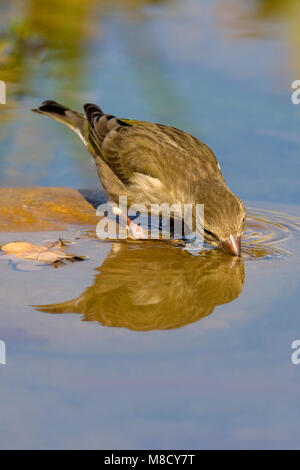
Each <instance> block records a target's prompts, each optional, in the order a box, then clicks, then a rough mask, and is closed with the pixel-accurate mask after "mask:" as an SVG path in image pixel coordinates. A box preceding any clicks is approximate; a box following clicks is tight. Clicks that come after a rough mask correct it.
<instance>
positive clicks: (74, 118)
mask: <svg viewBox="0 0 300 470" xmlns="http://www.w3.org/2000/svg"><path fill="white" fill-rule="evenodd" d="M32 111H33V112H35V113H38V114H43V115H44V116H48V117H50V118H52V119H55V120H56V121H59V122H62V123H63V124H66V125H67V126H68V127H70V128H71V129H72V130H73V131H74V132H76V133H77V134H79V136H80V137H81V138H82V139H83V140H84V141H85V138H86V136H85V134H86V129H87V119H86V117H85V116H84V115H83V114H80V113H77V111H72V110H71V109H69V108H66V107H65V106H63V105H62V104H59V103H57V102H56V101H44V102H43V103H42V104H41V106H40V107H39V108H36V109H33V110H32Z"/></svg>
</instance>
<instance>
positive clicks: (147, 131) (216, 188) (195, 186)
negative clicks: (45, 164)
mask: <svg viewBox="0 0 300 470" xmlns="http://www.w3.org/2000/svg"><path fill="white" fill-rule="evenodd" d="M83 109H84V113H79V112H77V111H73V110H71V109H69V108H68V107H66V106H63V105H61V104H59V103H58V102H56V101H53V100H47V101H44V102H43V103H42V104H41V106H39V107H38V108H36V109H33V110H32V111H34V112H36V113H38V114H42V115H44V116H47V117H50V118H52V119H54V120H56V121H59V122H61V123H63V124H65V125H67V126H68V127H70V128H71V129H72V130H73V131H74V132H76V134H78V136H79V137H80V139H81V140H82V142H83V143H84V145H85V147H86V148H87V150H88V151H89V153H90V154H91V155H92V157H93V159H94V161H95V164H96V168H97V173H98V176H99V179H100V181H101V183H102V186H103V188H104V190H105V192H106V194H107V197H108V200H109V201H110V202H112V203H113V204H117V203H118V201H119V196H121V195H122V196H126V197H127V201H128V204H129V205H130V206H131V205H133V204H143V205H145V207H146V208H147V209H148V208H149V207H150V206H151V205H153V204H159V205H161V204H165V203H167V204H169V206H173V205H176V204H181V205H183V204H191V205H192V206H193V207H194V206H196V205H197V204H203V205H204V221H203V232H204V241H205V242H206V243H207V244H209V245H211V246H213V247H215V248H219V249H221V250H223V251H226V252H227V253H230V254H231V255H234V256H241V237H242V234H243V231H244V225H245V206H244V203H243V202H242V201H241V199H240V198H239V197H238V196H237V195H236V194H234V193H233V192H232V191H231V190H230V189H229V188H228V186H227V184H226V182H225V179H224V177H223V175H222V172H221V169H220V165H219V162H218V160H217V158H216V156H215V154H214V152H213V151H212V150H211V149H210V148H209V147H208V146H207V145H206V144H204V143H203V142H201V141H200V140H198V139H197V138H196V137H194V136H192V135H190V134H188V133H187V132H185V131H183V130H180V129H177V128H174V127H171V126H168V125H165V124H157V123H152V122H148V121H139V120H134V119H123V118H118V117H116V116H114V115H112V114H106V113H104V112H103V111H102V109H101V108H100V107H99V106H97V105H96V104H92V103H87V104H84V106H83ZM125 217H126V218H127V221H128V225H129V228H131V230H132V233H133V234H134V237H135V238H145V237H144V232H143V229H142V227H140V226H139V225H137V224H135V223H134V221H131V220H130V219H129V218H128V217H127V214H126V215H125ZM195 218H196V216H195V212H194V211H193V219H192V223H193V228H194V227H195V223H196V221H195Z"/></svg>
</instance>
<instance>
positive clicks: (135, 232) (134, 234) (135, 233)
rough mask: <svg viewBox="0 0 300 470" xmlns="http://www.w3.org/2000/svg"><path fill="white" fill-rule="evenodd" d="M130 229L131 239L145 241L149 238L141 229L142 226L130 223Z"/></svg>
mask: <svg viewBox="0 0 300 470" xmlns="http://www.w3.org/2000/svg"><path fill="white" fill-rule="evenodd" d="M128 229H129V234H130V236H131V238H135V239H138V240H139V239H141V240H144V239H146V238H148V237H147V234H146V233H145V231H144V229H143V227H141V226H140V225H137V224H135V223H134V222H132V221H131V222H129V224H128Z"/></svg>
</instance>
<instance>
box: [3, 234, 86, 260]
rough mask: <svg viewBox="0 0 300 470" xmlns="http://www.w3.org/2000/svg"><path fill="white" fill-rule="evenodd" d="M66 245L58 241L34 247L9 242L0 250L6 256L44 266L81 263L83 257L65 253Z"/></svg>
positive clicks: (26, 243) (29, 244)
mask: <svg viewBox="0 0 300 470" xmlns="http://www.w3.org/2000/svg"><path fill="white" fill-rule="evenodd" d="M65 247H66V244H65V243H64V242H63V240H61V239H59V240H58V242H55V243H50V244H48V245H36V244H33V243H29V242H11V243H7V244H6V245H3V246H2V247H1V250H2V251H3V252H4V253H5V254H7V255H15V256H16V257H18V258H22V259H27V260H32V261H39V262H41V263H46V264H54V263H62V262H63V261H65V260H68V261H82V260H84V259H86V258H85V257H84V256H77V255H74V254H71V253H66V251H65Z"/></svg>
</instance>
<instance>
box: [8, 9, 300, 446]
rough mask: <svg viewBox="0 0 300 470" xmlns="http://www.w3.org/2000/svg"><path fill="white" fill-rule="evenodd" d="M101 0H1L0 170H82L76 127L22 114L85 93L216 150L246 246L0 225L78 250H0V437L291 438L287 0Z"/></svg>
mask: <svg viewBox="0 0 300 470" xmlns="http://www.w3.org/2000/svg"><path fill="white" fill-rule="evenodd" d="M71 3H72V15H70V14H69V13H70V11H71V10H70V4H71ZM113 3H114V6H113V7H112V6H111V2H108V1H104V0H103V1H101V0H90V1H86V2H84V3H83V2H81V0H64V1H61V0H59V1H58V0H57V1H55V2H52V4H53V6H52V8H51V10H49V6H48V7H47V2H40V1H39V2H38V1H35V0H31V1H29V0H28V1H21V0H20V1H17V0H14V1H3V2H1V5H0V15H1V26H2V27H3V36H1V38H0V79H2V80H5V81H7V82H8V84H9V87H8V104H7V105H6V106H5V107H4V106H2V105H0V126H1V127H0V170H1V171H0V185H1V186H32V185H49V186H50V185H51V186H59V185H61V186H71V187H75V188H78V187H97V185H98V181H97V177H96V175H95V170H94V169H93V167H92V166H91V165H89V159H88V156H87V155H86V154H85V151H84V149H83V148H82V146H81V143H80V142H79V141H77V140H76V136H73V135H72V134H71V132H70V131H69V130H68V129H64V128H63V127H60V126H59V125H58V124H56V123H53V122H50V121H47V120H46V119H42V118H41V117H39V116H36V115H34V114H33V113H30V109H31V108H32V107H35V106H36V105H37V104H39V102H40V101H42V100H44V99H46V98H54V99H57V100H59V101H63V102H65V103H66V104H69V105H72V106H74V107H76V108H78V109H80V107H81V105H82V103H83V102H85V101H95V102H97V103H99V104H101V105H102V106H103V108H104V109H105V110H107V111H109V112H112V113H115V114H118V115H121V116H126V117H135V118H140V119H149V120H154V121H158V122H165V123H168V124H171V125H174V126H176V127H181V128H184V129H185V130H188V131H189V132H191V133H193V134H194V135H196V136H198V137H199V138H201V139H202V140H204V141H205V142H206V143H207V144H209V145H210V146H211V147H212V148H213V149H214V151H215V153H216V154H217V156H218V158H219V160H220V163H221V168H222V171H223V173H224V176H225V177H226V180H227V182H228V184H229V185H230V187H231V188H232V189H233V190H234V191H235V192H237V193H238V194H239V195H240V196H241V197H242V198H243V199H244V200H246V201H247V200H248V201H251V202H248V203H247V209H248V211H247V212H248V218H247V228H246V232H245V236H244V240H243V257H242V259H241V260H238V259H235V258H233V257H230V256H227V255H225V254H221V253H219V252H217V251H216V250H210V249H209V248H208V247H207V248H206V249H205V252H202V253H201V254H199V253H198V254H197V255H195V254H194V255H192V254H191V253H189V252H187V250H185V249H184V248H183V247H182V246H176V245H175V244H172V243H166V242H150V241H149V242H143V243H137V242H122V243H110V242H101V241H99V240H98V239H97V238H96V237H95V236H94V235H93V234H92V233H86V232H85V231H84V230H83V229H82V228H81V227H78V228H77V229H76V230H75V231H74V228H73V229H72V230H66V231H60V232H57V233H56V232H49V233H45V232H41V233H32V234H30V233H26V234H22V233H6V234H5V233H0V245H2V243H5V242H7V241H11V240H24V239H27V240H28V239H30V241H31V242H37V243H41V242H43V241H45V240H53V241H55V240H57V239H58V238H59V237H62V238H63V239H65V240H68V241H70V242H73V244H72V245H70V250H72V251H74V252H76V253H77V254H79V255H85V256H88V257H89V259H88V260H86V261H83V262H81V263H73V264H65V265H63V266H60V267H59V268H58V269H54V268H53V267H52V266H44V265H42V264H39V263H36V262H29V261H25V260H20V259H17V258H14V257H8V256H4V255H1V256H0V275H1V283H0V299H1V321H0V323H1V324H0V339H3V340H4V341H5V342H6V345H7V365H6V366H2V365H0V398H1V402H0V403H1V405H0V414H1V427H0V447H2V448H18V447H22V448H95V447H96V448H181V449H184V448H186V449H190V448H220V447H221V448H278V447H280V448H291V447H293V448H295V447H296V448H299V437H298V434H299V433H298V422H299V419H300V412H299V405H298V401H299V391H300V380H299V374H300V367H299V366H296V365H293V364H292V362H291V355H292V352H293V350H292V349H291V343H292V342H293V341H294V340H295V339H299V338H300V323H299V270H300V268H299V260H300V245H299V241H300V237H299V233H300V232H299V227H300V192H299V189H300V187H299V169H300V167H299V155H298V154H299V143H300V140H299V137H298V128H299V116H300V115H299V108H298V107H297V106H293V105H292V104H291V100H290V94H291V88H290V85H291V82H292V80H295V79H297V78H298V76H297V73H298V72H299V70H298V67H299V60H298V51H299V47H297V45H298V44H299V42H300V36H299V33H298V31H299V27H298V26H299V25H298V24H297V21H299V15H297V14H295V12H296V9H297V2H296V1H292V0H291V1H290V2H286V3H285V4H284V6H283V4H282V2H277V1H274V2H272V3H270V2H268V1H263V0H262V1H254V0H253V1H250V2H247V1H243V0H230V1H229V0H224V1H222V2H220V1H217V0H214V1H211V0H210V1H208V0H207V1H205V0H202V1H199V0H185V1H182V2H179V1H178V2H177V1H173V2H171V1H167V0H166V1H142V0H140V1H138V0H136V1H129V0H128V1H123V2H121V1H120V2H113ZM66 12H68V15H69V21H68V22H67V23H66V21H65V15H66ZM17 18H18V21H16V19H17ZM7 31H9V33H8V32H7ZM137 36H138V37H139V41H136V37H137ZM78 237H79V238H80V239H78Z"/></svg>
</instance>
